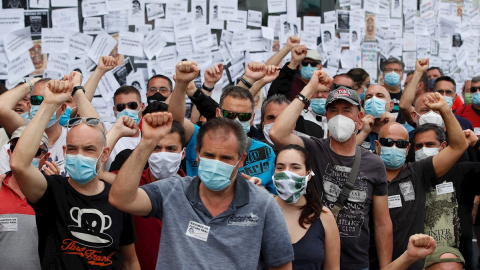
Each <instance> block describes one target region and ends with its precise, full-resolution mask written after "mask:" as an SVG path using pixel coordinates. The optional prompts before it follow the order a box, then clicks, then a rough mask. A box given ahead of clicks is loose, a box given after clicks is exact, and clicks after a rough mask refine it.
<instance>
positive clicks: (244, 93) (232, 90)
mask: <svg viewBox="0 0 480 270" xmlns="http://www.w3.org/2000/svg"><path fill="white" fill-rule="evenodd" d="M229 96H230V97H232V98H238V99H248V100H250V102H251V103H252V112H253V110H254V108H255V100H254V98H253V95H252V93H250V91H248V90H247V89H245V88H243V87H240V86H231V87H228V88H227V89H225V90H223V93H222V95H221V96H220V104H219V105H220V108H223V101H224V100H225V98H226V97H229Z"/></svg>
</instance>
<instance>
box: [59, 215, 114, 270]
mask: <svg viewBox="0 0 480 270" xmlns="http://www.w3.org/2000/svg"><path fill="white" fill-rule="evenodd" d="M70 217H71V218H72V220H73V221H74V223H75V225H69V226H68V228H69V230H70V233H71V234H72V236H73V237H72V238H73V239H64V240H63V241H62V246H61V248H62V250H63V251H64V254H73V255H78V256H81V257H84V258H85V260H87V262H88V263H89V264H91V265H99V266H106V265H110V264H112V260H111V257H112V256H113V254H114V253H113V252H112V253H111V254H108V255H104V254H102V251H101V250H98V248H103V247H108V246H110V245H112V243H113V239H112V237H111V236H110V235H109V234H107V233H105V231H106V230H107V229H108V228H110V227H111V226H112V219H111V218H110V216H108V215H104V214H103V213H102V212H100V211H99V210H97V209H80V208H79V207H72V208H71V209H70ZM90 248H92V249H90Z"/></svg>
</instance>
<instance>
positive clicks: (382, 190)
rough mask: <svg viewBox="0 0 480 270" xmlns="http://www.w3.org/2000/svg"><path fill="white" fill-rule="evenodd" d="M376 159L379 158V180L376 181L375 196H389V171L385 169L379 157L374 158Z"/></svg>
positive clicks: (377, 170)
mask: <svg viewBox="0 0 480 270" xmlns="http://www.w3.org/2000/svg"><path fill="white" fill-rule="evenodd" d="M374 157H375V158H377V157H378V159H377V160H378V162H377V164H378V165H377V169H376V170H375V171H376V172H377V179H376V181H375V183H376V184H375V186H374V187H373V195H375V196H385V195H388V181H387V169H386V168H385V164H384V163H383V161H382V160H380V157H379V156H374Z"/></svg>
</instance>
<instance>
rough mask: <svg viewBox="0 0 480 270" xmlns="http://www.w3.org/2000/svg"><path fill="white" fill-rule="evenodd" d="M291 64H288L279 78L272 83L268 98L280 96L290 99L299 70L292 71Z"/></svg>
mask: <svg viewBox="0 0 480 270" xmlns="http://www.w3.org/2000/svg"><path fill="white" fill-rule="evenodd" d="M288 64H289V63H286V64H285V65H284V66H283V67H282V68H281V69H280V73H279V74H278V77H277V78H276V79H275V80H274V81H273V82H272V85H271V86H270V88H269V90H268V94H267V98H269V97H271V96H273V95H276V94H280V95H284V96H285V97H286V98H289V95H290V91H291V90H292V83H293V79H294V78H295V73H296V72H297V70H293V69H290V68H289V67H288Z"/></svg>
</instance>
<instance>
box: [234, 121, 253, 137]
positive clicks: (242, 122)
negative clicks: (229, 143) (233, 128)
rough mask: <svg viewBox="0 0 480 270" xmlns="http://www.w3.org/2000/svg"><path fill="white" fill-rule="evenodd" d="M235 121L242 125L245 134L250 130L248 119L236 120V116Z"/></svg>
mask: <svg viewBox="0 0 480 270" xmlns="http://www.w3.org/2000/svg"><path fill="white" fill-rule="evenodd" d="M235 121H237V122H238V123H240V125H242V128H243V131H245V134H247V133H248V132H250V120H247V121H240V120H238V118H235Z"/></svg>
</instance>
